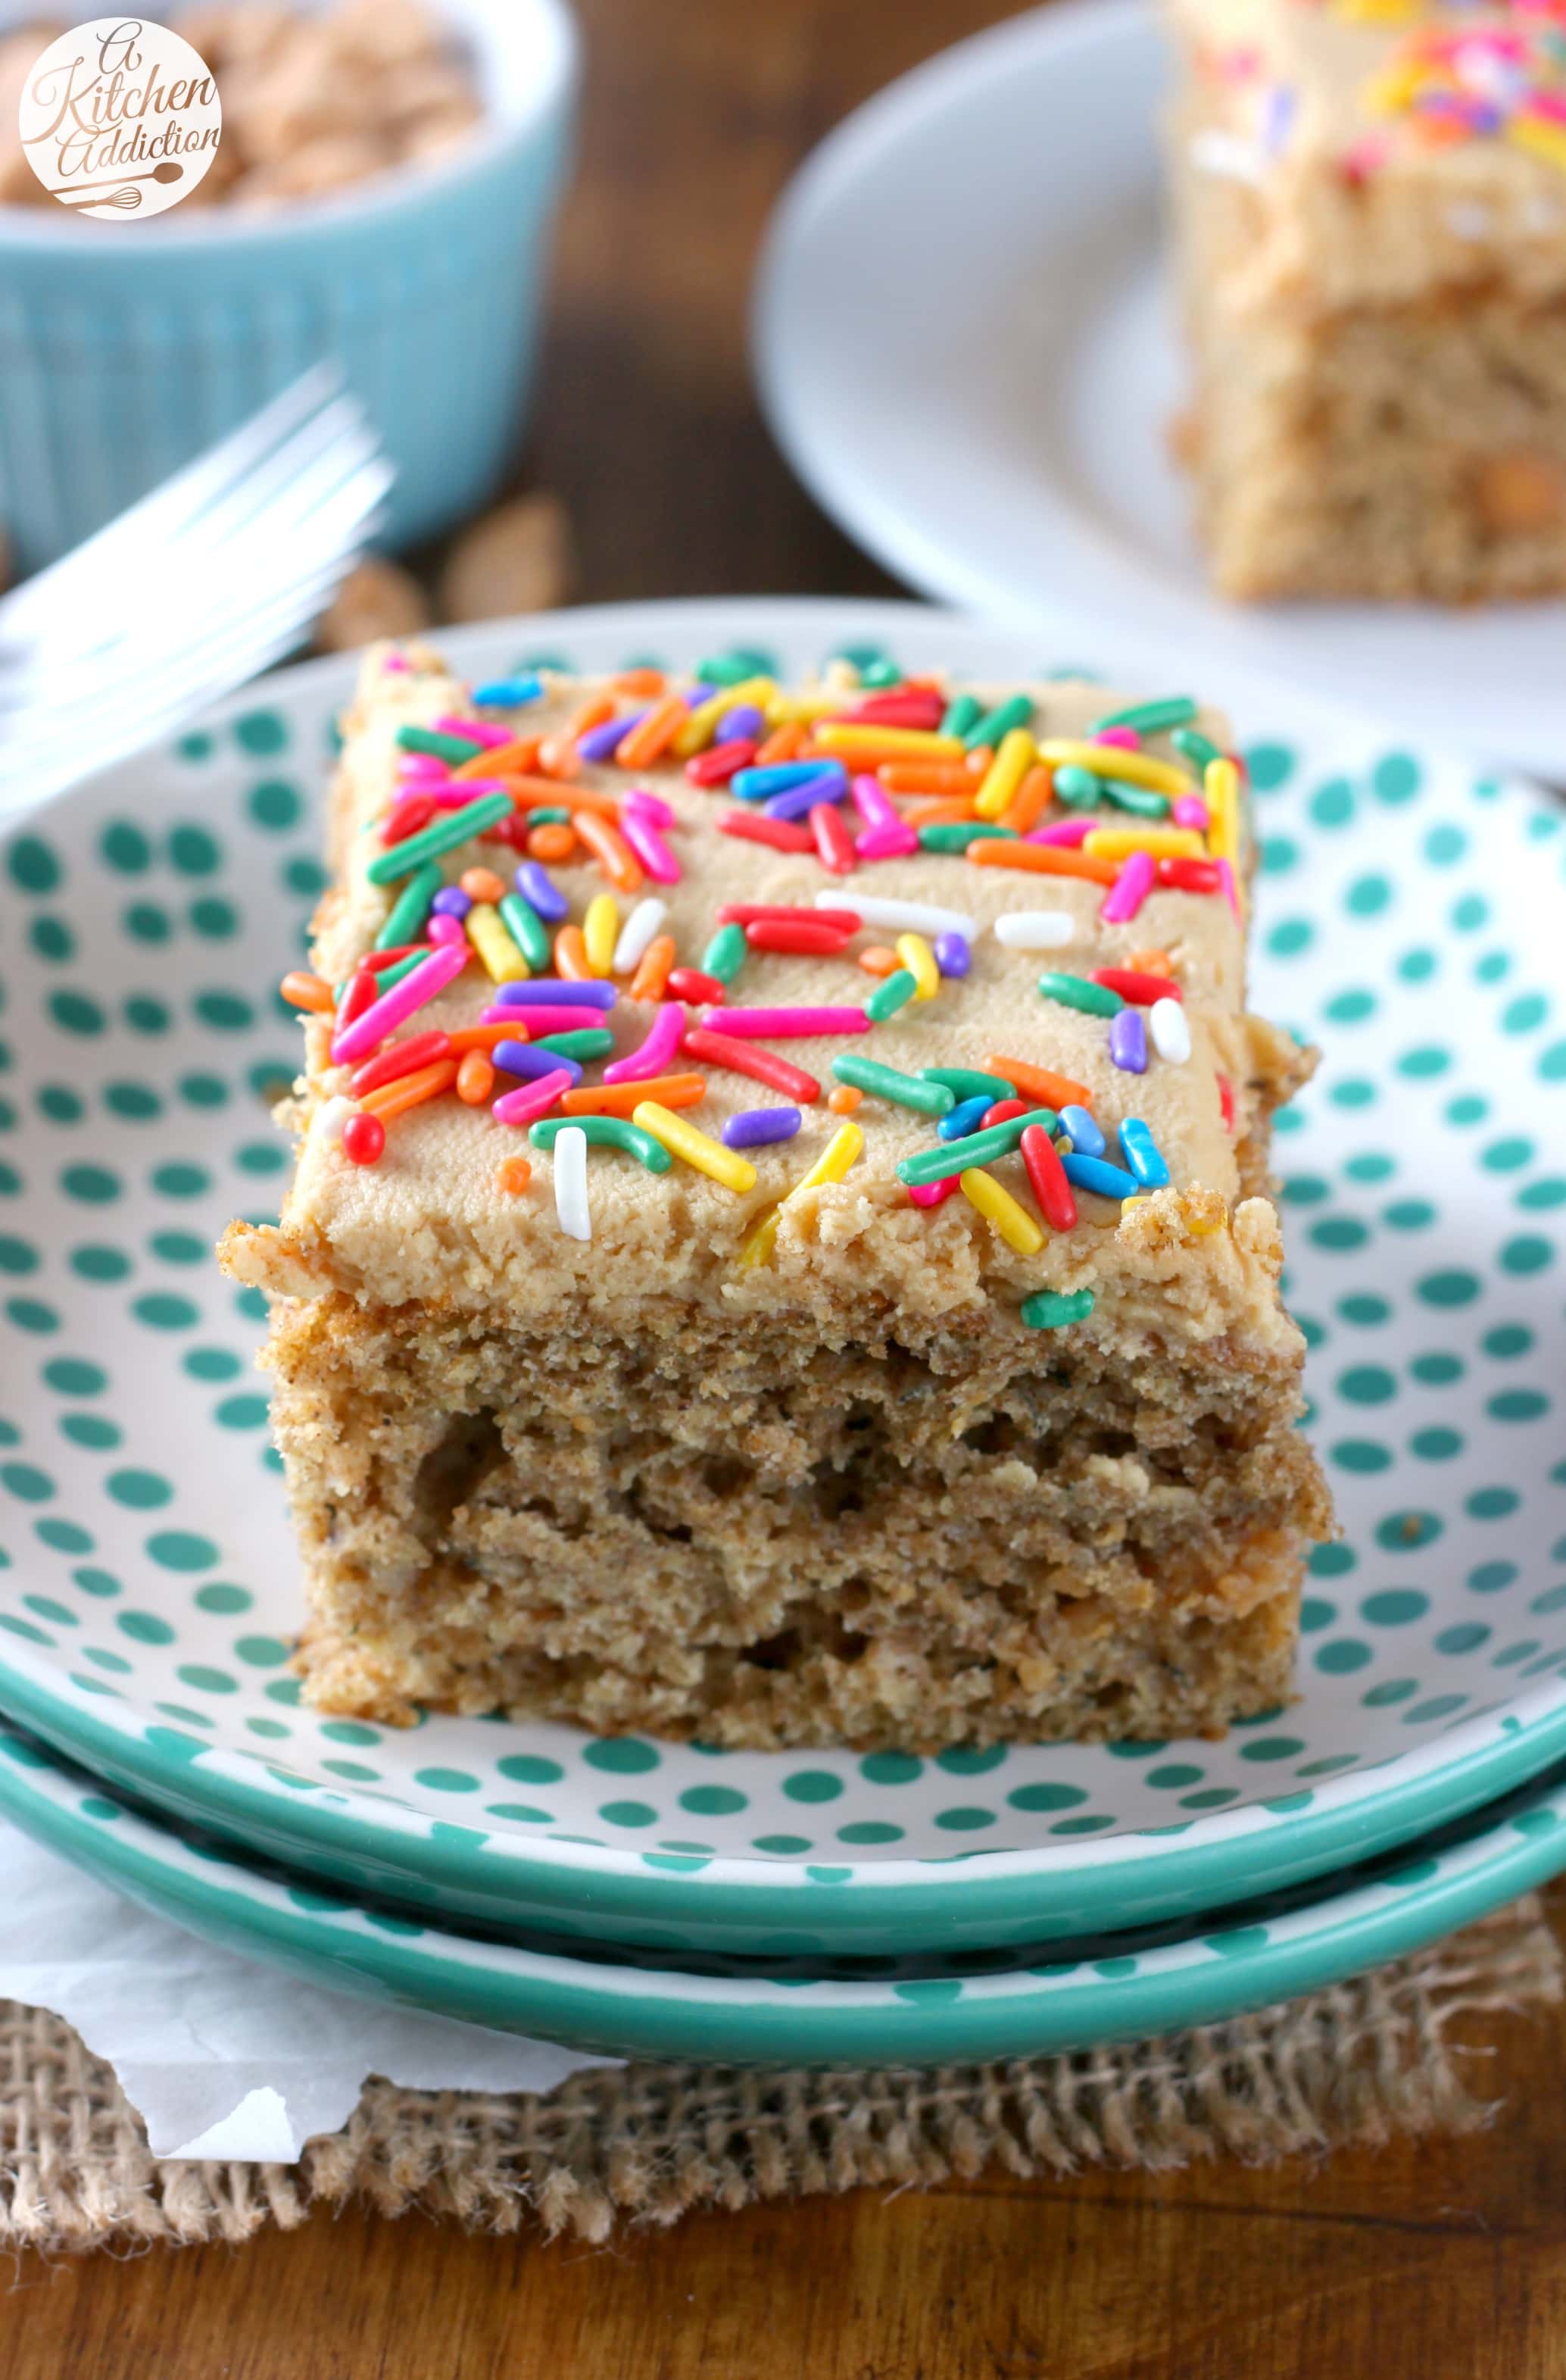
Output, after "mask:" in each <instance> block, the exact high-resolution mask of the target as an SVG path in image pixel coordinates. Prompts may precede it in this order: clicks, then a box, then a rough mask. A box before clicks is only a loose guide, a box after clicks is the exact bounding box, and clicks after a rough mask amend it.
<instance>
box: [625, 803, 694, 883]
mask: <svg viewBox="0 0 1566 2380" xmlns="http://www.w3.org/2000/svg"><path fill="white" fill-rule="evenodd" d="M658 807H659V808H660V809H662V807H663V805H662V802H660V804H659V806H658ZM620 832H621V833H622V834H623V835H624V836H625V841H626V842H627V843H628V844H630V846H631V849H632V850H633V851H634V852H635V853H636V855H637V858H638V859H639V860H640V861H641V864H642V867H643V868H644V869H645V870H646V872H647V874H648V875H649V876H650V877H651V879H652V880H653V882H654V883H655V884H677V883H678V882H679V880H680V863H679V861H678V860H677V859H676V858H675V856H674V853H673V852H672V851H671V850H670V848H669V846H668V844H666V843H665V842H664V840H663V838H662V835H661V834H660V833H659V832H658V829H657V828H656V827H655V826H654V825H653V823H652V821H651V820H650V819H647V818H643V817H641V816H640V815H639V814H638V813H637V812H636V811H635V810H632V809H630V808H628V807H627V808H622V810H621V812H620Z"/></svg>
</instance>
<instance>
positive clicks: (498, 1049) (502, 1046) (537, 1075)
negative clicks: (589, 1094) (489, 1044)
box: [490, 1041, 582, 1085]
mask: <svg viewBox="0 0 1566 2380" xmlns="http://www.w3.org/2000/svg"><path fill="white" fill-rule="evenodd" d="M490 1055H491V1057H492V1059H493V1061H494V1063H495V1064H496V1065H497V1066H498V1067H499V1068H500V1070H501V1072H502V1074H503V1075H525V1076H526V1077H527V1079H528V1081H529V1082H535V1083H536V1082H539V1081H540V1080H541V1078H542V1077H543V1076H544V1075H553V1074H557V1073H559V1072H560V1070H561V1069H562V1068H564V1071H565V1073H566V1074H568V1075H570V1077H571V1080H572V1083H573V1085H575V1084H577V1083H579V1082H580V1081H581V1079H582V1070H581V1068H580V1066H578V1065H577V1061H576V1060H575V1058H563V1057H562V1056H561V1055H560V1052H559V1051H558V1050H541V1049H540V1050H535V1049H534V1048H533V1046H532V1044H531V1042H528V1041H497V1042H496V1043H495V1046H494V1048H493V1050H492V1051H491V1052H490Z"/></svg>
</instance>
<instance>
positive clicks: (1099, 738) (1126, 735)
mask: <svg viewBox="0 0 1566 2380" xmlns="http://www.w3.org/2000/svg"><path fill="white" fill-rule="evenodd" d="M1093 741H1094V743H1095V744H1112V745H1113V746H1114V747H1115V749H1116V750H1117V751H1119V752H1140V750H1141V749H1142V738H1141V737H1140V735H1137V733H1136V730H1135V727H1100V728H1099V732H1098V734H1097V735H1095V736H1094V738H1093Z"/></svg>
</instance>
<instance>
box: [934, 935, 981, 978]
mask: <svg viewBox="0 0 1566 2380" xmlns="http://www.w3.org/2000/svg"><path fill="white" fill-rule="evenodd" d="M935 964H936V965H937V966H938V967H939V968H940V969H941V974H942V975H966V973H967V971H968V969H969V967H970V966H971V965H973V952H972V950H971V949H970V947H969V944H968V938H967V936H966V934H956V933H947V934H937V936H936V938H935Z"/></svg>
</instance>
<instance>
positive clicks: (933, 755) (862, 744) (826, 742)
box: [816, 704, 1032, 783]
mask: <svg viewBox="0 0 1566 2380" xmlns="http://www.w3.org/2000/svg"><path fill="white" fill-rule="evenodd" d="M838 707H839V708H841V707H842V706H841V704H839V706H838ZM816 741H817V743H818V744H819V746H820V747H821V749H822V751H823V752H840V753H842V755H843V756H844V759H853V757H854V755H855V753H856V752H882V753H887V752H902V753H905V754H906V755H907V757H908V759H910V760H961V759H963V758H964V757H965V747H964V745H963V740H962V738H961V736H959V735H935V734H934V733H933V732H932V731H930V730H928V729H926V728H923V727H878V726H877V725H876V724H875V722H874V721H873V720H868V719H863V720H860V719H833V720H829V721H827V722H826V723H825V724H824V725H823V726H822V727H820V728H819V730H818V732H817V735H816ZM1027 741H1028V749H1029V751H1030V753H1031V750H1032V738H1031V736H1030V737H1029V738H1028V739H1027ZM1018 783H1021V778H1020V776H1019V778H1018Z"/></svg>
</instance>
